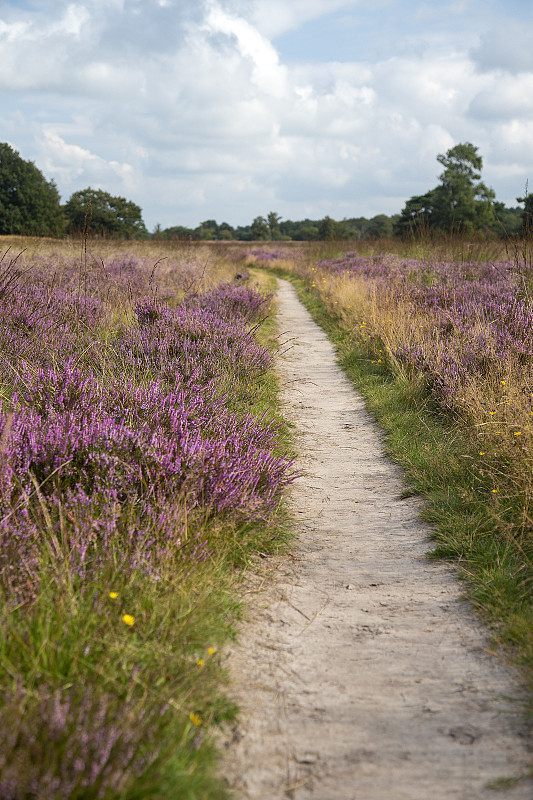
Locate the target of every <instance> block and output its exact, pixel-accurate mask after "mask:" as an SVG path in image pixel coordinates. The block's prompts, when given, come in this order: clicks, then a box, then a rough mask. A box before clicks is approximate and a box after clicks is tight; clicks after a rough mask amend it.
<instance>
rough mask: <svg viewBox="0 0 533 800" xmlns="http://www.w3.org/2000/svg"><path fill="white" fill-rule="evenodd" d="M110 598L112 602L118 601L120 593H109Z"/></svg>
mask: <svg viewBox="0 0 533 800" xmlns="http://www.w3.org/2000/svg"><path fill="white" fill-rule="evenodd" d="M109 597H110V598H111V600H116V599H117V597H118V592H109Z"/></svg>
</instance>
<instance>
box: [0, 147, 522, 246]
mask: <svg viewBox="0 0 533 800" xmlns="http://www.w3.org/2000/svg"><path fill="white" fill-rule="evenodd" d="M437 161H438V162H439V163H440V164H441V165H442V167H443V168H444V169H443V172H442V173H441V175H440V176H439V181H440V182H439V184H438V185H437V186H436V187H435V188H434V189H431V190H429V191H428V192H426V193H425V194H423V195H418V196H414V197H411V198H410V199H409V200H408V201H407V202H406V204H405V206H404V208H403V209H402V211H401V213H399V214H394V215H392V216H387V215H386V214H377V215H376V216H374V217H372V218H370V219H367V218H366V217H353V218H350V219H343V220H340V221H339V220H334V219H332V218H331V217H329V216H326V217H324V218H323V219H320V220H311V219H304V220H298V221H293V220H283V219H282V218H281V216H280V215H279V214H277V213H276V212H275V211H270V212H269V213H268V214H267V215H266V216H265V217H263V216H258V217H255V219H254V220H253V221H252V222H251V223H250V224H249V225H243V226H237V227H233V226H231V225H230V224H229V223H227V222H222V223H220V224H219V223H217V221H216V220H214V219H209V220H205V221H204V222H201V223H200V225H198V226H197V227H195V228H188V227H185V226H183V225H175V226H171V227H169V228H164V229H163V228H161V226H160V225H157V226H156V228H155V230H154V231H153V233H149V232H148V230H147V228H146V226H145V224H144V221H143V218H142V210H141V208H140V207H139V206H138V205H136V204H135V203H133V202H132V201H131V200H127V199H126V198H124V197H114V196H112V195H110V194H109V193H108V192H105V191H103V190H102V189H92V188H90V187H88V188H86V189H82V190H80V191H77V192H74V194H73V195H72V196H71V197H70V198H69V200H68V201H67V202H66V203H64V204H61V200H60V196H59V192H58V190H57V187H56V184H55V182H54V181H53V180H51V181H48V180H46V178H45V177H44V175H43V174H42V172H41V171H40V170H39V169H38V168H37V167H36V166H35V164H34V163H33V162H32V161H25V160H24V159H23V158H21V156H20V155H19V153H17V152H16V151H15V150H14V149H13V148H12V147H11V146H10V145H8V144H2V143H0V235H9V234H14V235H26V236H52V237H58V236H64V235H80V236H91V237H94V236H99V237H106V238H126V239H131V238H155V239H189V240H190V239H192V240H210V241H211V240H219V241H232V240H240V241H323V240H328V239H347V240H349V239H361V238H379V237H383V236H385V237H390V236H400V237H406V236H413V235H415V236H416V235H417V234H420V233H422V232H427V231H441V232H446V233H454V232H455V233H463V234H466V235H473V234H474V235H475V234H484V235H491V236H495V235H496V236H502V235H510V234H511V235H512V234H519V233H520V232H521V231H523V230H524V229H525V228H526V227H528V224H529V223H530V222H531V219H532V218H533V196H532V195H528V194H527V193H526V196H525V197H523V198H517V202H518V203H521V204H523V206H524V208H520V207H513V208H509V207H506V206H505V205H504V203H500V202H498V201H497V200H496V197H495V193H494V191H493V190H492V189H490V188H489V187H487V186H486V185H485V184H484V183H483V181H482V180H481V170H482V167H483V160H482V157H481V155H480V154H479V153H478V148H477V147H475V146H474V145H473V144H471V143H470V142H464V143H461V144H458V145H455V147H452V148H450V150H448V151H447V152H446V153H445V154H439V155H438V156H437ZM529 227H530V226H529Z"/></svg>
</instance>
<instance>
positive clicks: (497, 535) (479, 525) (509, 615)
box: [280, 273, 533, 712]
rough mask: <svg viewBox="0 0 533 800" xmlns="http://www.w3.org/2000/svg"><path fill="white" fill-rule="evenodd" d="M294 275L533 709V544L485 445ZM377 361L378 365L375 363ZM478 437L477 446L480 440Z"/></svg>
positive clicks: (440, 552)
mask: <svg viewBox="0 0 533 800" xmlns="http://www.w3.org/2000/svg"><path fill="white" fill-rule="evenodd" d="M280 276H281V277H284V278H286V279H288V280H291V281H292V283H293V285H294V286H295V288H296V289H297V291H298V294H299V297H300V299H301V300H302V302H303V303H304V305H305V306H306V308H307V309H308V310H309V311H310V313H311V314H312V316H313V318H314V319H315V321H316V322H317V323H318V324H319V325H320V326H321V327H322V328H323V329H324V331H325V332H326V333H327V335H328V336H329V338H330V339H331V341H332V342H333V344H334V346H335V348H336V351H337V354H338V359H339V363H340V366H341V367H342V368H343V370H344V371H345V373H346V374H347V376H348V377H349V378H350V380H351V381H352V382H353V384H354V386H355V387H356V388H357V390H358V391H359V392H360V393H361V394H362V395H363V397H364V398H365V400H366V405H367V408H368V409H369V411H370V412H371V413H372V414H373V415H374V417H375V419H376V421H377V422H378V423H379V424H380V425H381V427H382V428H383V430H384V431H385V432H386V451H387V453H388V455H389V456H390V457H391V459H392V460H393V461H395V462H396V463H397V464H399V465H401V467H402V468H403V470H404V480H405V492H404V496H405V497H408V496H410V495H419V496H421V497H422V498H423V499H424V501H425V503H424V507H423V512H422V513H423V516H424V518H425V519H426V520H427V521H428V522H430V523H432V525H433V528H434V539H435V543H436V546H435V549H434V550H432V551H431V557H433V558H437V557H440V558H446V559H453V560H454V561H455V562H456V563H457V565H458V567H459V575H460V576H461V578H462V579H463V581H464V587H465V592H466V593H467V595H468V596H469V597H470V598H471V600H472V601H473V603H474V604H475V605H476V606H477V608H478V609H479V611H480V612H481V613H482V615H483V617H484V619H485V621H486V622H487V623H488V624H489V625H490V627H491V629H492V633H493V641H494V643H495V644H498V645H499V646H500V647H501V646H503V647H504V648H505V650H506V654H507V657H508V658H509V660H511V661H512V662H513V663H514V664H515V665H516V666H517V667H518V668H519V670H520V676H521V678H522V679H523V681H524V682H525V684H526V685H527V686H528V687H529V691H530V698H531V701H530V706H529V710H530V712H533V547H532V545H531V540H530V539H526V538H525V537H520V536H519V535H517V534H516V529H517V525H516V519H515V514H516V509H515V508H514V507H513V504H512V501H510V503H509V504H507V505H506V503H505V498H503V499H502V498H500V497H498V498H497V499H496V498H495V497H494V496H491V494H490V490H489V491H487V489H488V483H489V482H490V478H489V477H487V475H486V474H485V472H484V470H483V469H482V468H480V467H479V466H478V465H479V458H476V456H477V455H478V452H477V451H478V449H479V444H477V443H476V442H475V440H474V439H473V437H470V436H469V435H468V430H467V429H466V428H465V427H464V425H462V424H461V421H460V420H456V421H454V420H453V419H451V418H450V417H446V416H445V415H444V414H443V413H442V412H439V411H438V409H436V408H435V407H434V406H433V405H432V402H431V399H430V397H429V395H428V393H427V391H426V388H425V386H424V384H423V382H422V381H421V380H420V379H419V378H417V377H416V376H414V375H413V376H411V378H410V379H409V378H408V377H405V376H398V375H396V374H393V373H392V372H391V371H390V370H388V369H387V367H386V366H385V365H381V364H380V365H378V364H377V363H375V355H373V354H372V352H371V351H370V350H369V344H367V343H363V342H360V341H357V340H356V339H355V338H354V337H353V335H352V334H351V332H350V331H349V330H348V329H347V328H346V326H345V324H343V322H342V320H341V318H340V317H338V316H337V315H335V314H334V313H332V312H330V311H328V309H327V308H326V307H325V305H324V304H323V303H322V302H321V300H320V299H319V297H317V296H316V294H315V293H313V292H311V291H309V289H308V288H307V286H306V284H305V282H304V281H302V280H301V279H299V278H297V277H295V276H294V275H293V274H283V273H280ZM373 361H374V363H372V362H373ZM476 444H477V446H476Z"/></svg>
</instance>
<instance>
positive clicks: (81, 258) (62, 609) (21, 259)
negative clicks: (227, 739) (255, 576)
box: [0, 241, 292, 800]
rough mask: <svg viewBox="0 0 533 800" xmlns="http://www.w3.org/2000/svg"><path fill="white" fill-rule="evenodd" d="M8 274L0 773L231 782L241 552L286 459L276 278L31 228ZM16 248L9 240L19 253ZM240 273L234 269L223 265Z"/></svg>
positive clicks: (269, 533) (101, 793) (133, 793)
mask: <svg viewBox="0 0 533 800" xmlns="http://www.w3.org/2000/svg"><path fill="white" fill-rule="evenodd" d="M16 246H17V242H14V243H13V246H12V248H11V250H9V251H5V254H4V258H3V262H2V272H1V276H0V384H1V393H2V410H1V412H0V442H1V445H0V456H1V464H0V503H1V506H2V509H1V510H2V514H1V521H0V696H1V700H0V795H1V796H2V798H6V800H19V799H20V800H22V799H23V798H24V800H29V798H39V800H49V799H50V800H52V798H53V800H66V798H69V800H74V798H84V799H85V798H113V797H117V798H118V797H120V798H147V797H150V798H157V797H161V798H168V797H180V798H181V797H183V798H187V797H190V798H202V797H204V798H216V797H221V798H222V797H224V796H225V791H224V788H223V786H221V785H220V784H219V783H218V782H217V780H216V779H215V778H214V777H213V773H212V770H211V769H210V768H209V765H210V764H212V762H213V758H214V749H213V747H212V744H211V738H210V735H209V730H210V727H211V726H212V725H217V724H220V723H222V722H223V721H224V720H226V719H228V718H231V716H232V715H233V714H234V708H233V707H232V705H231V704H230V703H228V701H226V700H225V698H224V695H223V693H222V691H221V683H222V679H223V674H224V673H223V669H222V667H221V664H220V663H219V657H218V649H219V648H220V645H221V643H222V642H223V641H224V640H225V639H226V638H227V637H228V636H232V635H233V631H234V628H233V623H234V620H235V618H236V617H237V616H238V614H239V603H238V600H237V599H236V597H237V593H236V591H235V587H236V583H238V579H239V578H238V574H239V573H238V571H237V570H236V567H238V566H239V565H242V564H244V563H246V562H247V559H248V558H249V557H250V554H251V553H253V552H254V551H255V550H256V549H258V548H260V549H263V550H268V549H269V548H275V547H278V546H280V545H281V544H282V542H283V535H282V534H283V515H282V514H281V513H280V503H281V500H282V493H283V489H284V487H285V486H286V485H287V483H289V482H290V481H291V480H292V474H291V462H290V459H289V458H287V456H286V455H285V445H284V444H282V442H281V438H280V431H279V428H278V426H279V420H278V419H277V417H276V414H275V411H272V410H267V409H268V406H269V404H270V405H272V402H273V400H274V394H273V393H274V391H275V387H274V386H273V383H272V378H271V375H270V372H269V371H270V367H271V355H270V353H269V351H268V349H267V348H265V346H264V345H263V344H260V343H259V342H258V340H257V338H256V336H255V331H256V329H257V327H258V325H260V323H261V320H262V319H263V317H264V316H265V314H267V313H268V312H267V309H268V302H269V299H270V298H269V297H268V295H265V293H264V292H263V291H259V290H258V288H257V287H256V288H254V287H253V286H251V285H250V284H249V282H247V279H246V276H245V275H242V276H241V278H239V279H238V280H233V277H234V274H235V268H234V267H232V265H231V264H229V263H223V262H222V261H221V260H220V259H217V258H216V255H215V254H213V253H212V252H209V251H207V250H204V249H201V248H198V249H192V248H190V247H186V248H180V249H178V250H172V249H169V250H168V251H167V252H166V253H164V254H163V255H164V259H163V260H162V256H161V254H160V253H158V254H157V257H156V258H154V254H153V253H150V252H149V251H147V250H146V246H145V245H143V246H142V247H141V248H138V249H136V250H135V251H132V250H127V249H125V248H124V247H123V246H120V247H117V246H116V245H115V244H113V245H112V246H110V247H109V246H107V245H105V246H103V247H101V248H100V249H99V250H96V249H94V250H93V248H91V252H90V253H87V252H86V251H85V250H84V249H83V248H82V249H81V250H80V248H79V246H78V245H76V247H73V246H71V245H68V244H67V245H65V244H62V243H61V244H57V243H53V244H51V245H48V246H44V245H43V244H42V242H39V241H36V242H34V243H31V242H30V246H29V247H27V249H26V250H25V251H24V252H23V253H21V254H18V252H17V250H16ZM13 253H15V255H12V254H13ZM228 279H231V280H228Z"/></svg>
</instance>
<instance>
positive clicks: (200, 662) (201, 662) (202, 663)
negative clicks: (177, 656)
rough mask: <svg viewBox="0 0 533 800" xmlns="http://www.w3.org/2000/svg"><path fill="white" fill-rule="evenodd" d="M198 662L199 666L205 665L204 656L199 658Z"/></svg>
mask: <svg viewBox="0 0 533 800" xmlns="http://www.w3.org/2000/svg"><path fill="white" fill-rule="evenodd" d="M196 663H197V664H198V666H199V667H203V665H204V660H203V658H199V659H198V661H197V662H196Z"/></svg>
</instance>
